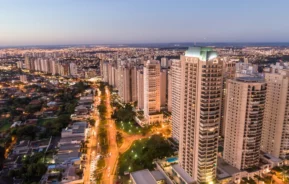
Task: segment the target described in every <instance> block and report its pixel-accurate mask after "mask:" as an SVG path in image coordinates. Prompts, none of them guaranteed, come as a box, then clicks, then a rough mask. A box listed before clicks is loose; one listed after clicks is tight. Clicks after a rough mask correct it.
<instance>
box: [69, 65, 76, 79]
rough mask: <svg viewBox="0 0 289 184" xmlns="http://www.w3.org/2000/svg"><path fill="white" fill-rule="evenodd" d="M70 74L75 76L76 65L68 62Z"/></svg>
mask: <svg viewBox="0 0 289 184" xmlns="http://www.w3.org/2000/svg"><path fill="white" fill-rule="evenodd" d="M69 71H70V75H72V76H77V65H76V64H75V63H70V64H69Z"/></svg>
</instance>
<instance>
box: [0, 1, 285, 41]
mask: <svg viewBox="0 0 289 184" xmlns="http://www.w3.org/2000/svg"><path fill="white" fill-rule="evenodd" d="M288 7H289V1H288V0H276V1H275V0H274V1H273V0H47V1H42V0H0V46H12V45H14V46H16V45H53V44H115V43H116V44H120V43H169V42H289V11H288Z"/></svg>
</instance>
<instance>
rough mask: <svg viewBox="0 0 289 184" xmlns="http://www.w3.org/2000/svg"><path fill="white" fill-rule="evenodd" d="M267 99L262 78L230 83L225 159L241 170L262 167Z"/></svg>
mask: <svg viewBox="0 0 289 184" xmlns="http://www.w3.org/2000/svg"><path fill="white" fill-rule="evenodd" d="M265 97H266V84H265V81H264V79H263V78H259V77H239V78H236V79H229V80H228V81H227V95H226V104H225V117H224V120H225V124H226V127H225V141H224V156H223V158H224V160H225V161H227V162H228V163H229V164H230V165H232V166H234V167H236V168H238V169H240V170H244V169H248V168H252V167H255V166H258V165H259V160H260V145H261V135H262V122H263V115H264V106H265V99H266V98H265Z"/></svg>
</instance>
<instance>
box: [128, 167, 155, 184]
mask: <svg viewBox="0 0 289 184" xmlns="http://www.w3.org/2000/svg"><path fill="white" fill-rule="evenodd" d="M130 175H131V177H132V178H133V180H134V181H135V183H136V184H157V182H156V180H155V178H154V177H153V175H152V174H151V172H150V171H149V170H148V169H144V170H141V171H136V172H132V173H131V174H130Z"/></svg>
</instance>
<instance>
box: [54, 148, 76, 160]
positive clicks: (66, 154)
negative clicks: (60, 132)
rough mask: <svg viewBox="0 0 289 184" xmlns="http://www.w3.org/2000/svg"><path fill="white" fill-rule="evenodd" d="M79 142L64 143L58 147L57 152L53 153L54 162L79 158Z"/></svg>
mask: <svg viewBox="0 0 289 184" xmlns="http://www.w3.org/2000/svg"><path fill="white" fill-rule="evenodd" d="M80 156H81V153H80V145H79V144H65V145H61V146H60V147H59V150H58V153H57V154H56V155H54V160H55V163H65V162H69V161H71V160H73V159H78V158H80Z"/></svg>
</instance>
